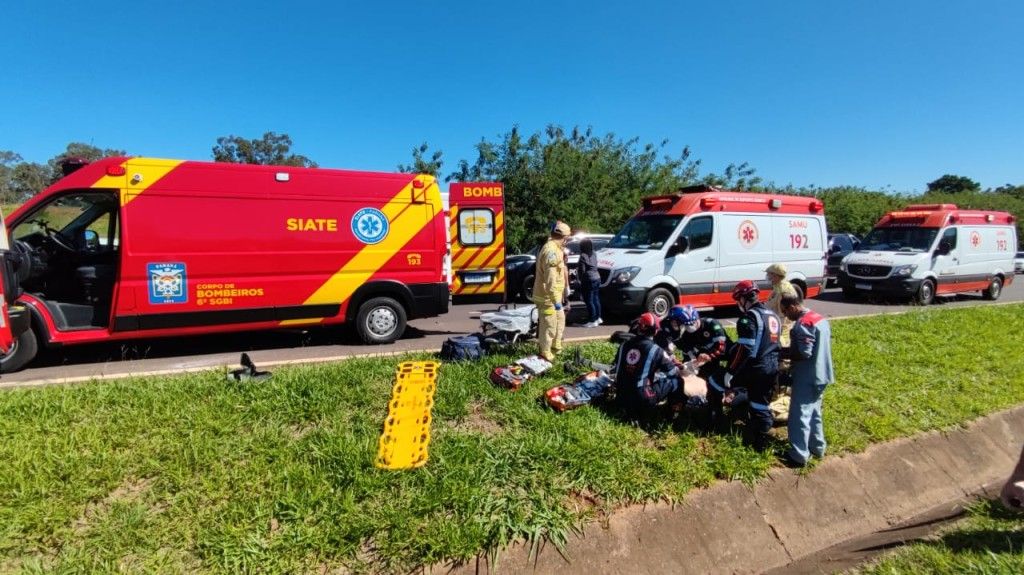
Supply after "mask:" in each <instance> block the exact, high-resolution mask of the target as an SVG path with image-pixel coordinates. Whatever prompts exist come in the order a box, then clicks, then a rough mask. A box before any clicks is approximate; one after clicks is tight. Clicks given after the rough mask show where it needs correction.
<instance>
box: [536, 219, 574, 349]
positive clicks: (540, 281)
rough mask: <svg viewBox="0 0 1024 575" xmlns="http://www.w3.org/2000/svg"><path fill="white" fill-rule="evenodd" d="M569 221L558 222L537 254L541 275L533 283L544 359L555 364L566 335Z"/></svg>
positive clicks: (539, 273) (538, 332) (538, 334)
mask: <svg viewBox="0 0 1024 575" xmlns="http://www.w3.org/2000/svg"><path fill="white" fill-rule="evenodd" d="M570 233H571V232H570V230H569V226H568V225H566V224H565V222H555V225H554V226H552V227H551V236H550V237H549V238H548V241H547V243H546V244H544V247H542V248H541V249H540V253H539V254H537V275H536V277H535V279H534V280H533V303H535V304H537V312H538V314H539V319H540V321H539V325H538V326H537V340H538V343H539V345H540V350H539V351H540V356H541V357H543V358H544V359H546V360H548V361H553V360H554V359H555V355H557V354H558V352H560V351H562V334H563V332H565V309H564V307H563V305H562V303H563V301H564V299H565V288H566V285H567V283H568V282H566V279H567V277H568V271H567V268H566V265H565V256H564V255H563V253H562V248H563V247H564V246H565V240H566V238H568V237H569V234H570Z"/></svg>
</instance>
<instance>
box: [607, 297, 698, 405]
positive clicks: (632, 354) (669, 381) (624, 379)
mask: <svg viewBox="0 0 1024 575" xmlns="http://www.w3.org/2000/svg"><path fill="white" fill-rule="evenodd" d="M631 331H633V332H634V333H635V334H636V335H634V336H633V337H632V339H630V340H629V341H627V342H626V343H624V344H622V346H620V347H619V351H618V353H617V354H616V356H615V364H614V365H615V387H616V397H617V398H618V401H619V402H620V403H621V404H622V406H623V407H624V408H625V409H626V411H627V412H629V413H630V414H631V415H633V416H637V417H642V416H646V415H648V414H650V412H651V411H653V409H654V407H655V406H656V405H658V404H659V403H661V402H662V401H663V400H665V399H669V398H670V396H671V397H672V398H673V399H677V400H679V401H685V399H686V397H685V396H684V395H683V392H682V386H681V385H680V382H679V366H678V364H677V363H676V361H675V359H674V358H673V357H672V354H670V353H668V352H667V351H665V349H664V348H662V347H659V346H658V344H657V343H655V341H654V334H655V333H656V332H657V331H658V316H656V315H654V314H653V313H650V312H648V313H645V314H643V315H641V316H640V317H639V318H637V319H636V321H634V322H633V326H632V330H631Z"/></svg>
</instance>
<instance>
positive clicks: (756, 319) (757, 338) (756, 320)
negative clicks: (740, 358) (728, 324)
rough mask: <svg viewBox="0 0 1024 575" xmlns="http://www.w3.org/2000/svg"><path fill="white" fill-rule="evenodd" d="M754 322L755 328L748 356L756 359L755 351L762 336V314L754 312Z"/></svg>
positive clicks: (759, 344) (759, 347)
mask: <svg viewBox="0 0 1024 575" xmlns="http://www.w3.org/2000/svg"><path fill="white" fill-rule="evenodd" d="M754 323H755V324H756V325H757V329H756V330H755V331H754V343H753V345H752V347H751V349H750V358H751V359H756V358H757V352H758V351H759V350H760V349H761V338H762V337H764V316H762V315H761V314H759V313H757V312H756V311H755V312H754Z"/></svg>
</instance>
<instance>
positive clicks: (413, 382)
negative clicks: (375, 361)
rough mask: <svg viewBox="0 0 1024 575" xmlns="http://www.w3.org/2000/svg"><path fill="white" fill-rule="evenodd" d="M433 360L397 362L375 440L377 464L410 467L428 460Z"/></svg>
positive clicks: (433, 382) (434, 373)
mask: <svg viewBox="0 0 1024 575" xmlns="http://www.w3.org/2000/svg"><path fill="white" fill-rule="evenodd" d="M440 365H441V364H440V363H438V362H436V361H406V362H402V363H401V364H399V366H398V371H397V373H396V374H395V386H394V388H392V390H391V402H390V403H388V416H387V418H385V419H384V433H382V434H381V436H380V441H378V444H379V446H378V447H379V449H378V451H377V461H376V466H377V467H380V468H383V469H412V468H416V467H422V466H423V465H425V464H426V463H427V446H428V445H429V444H430V420H431V417H430V410H431V408H432V407H434V390H436V389H437V385H436V383H435V382H436V381H437V368H438V367H440Z"/></svg>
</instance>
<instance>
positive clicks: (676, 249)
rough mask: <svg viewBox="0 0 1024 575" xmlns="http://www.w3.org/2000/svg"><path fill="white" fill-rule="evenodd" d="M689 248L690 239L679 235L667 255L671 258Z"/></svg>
mask: <svg viewBox="0 0 1024 575" xmlns="http://www.w3.org/2000/svg"><path fill="white" fill-rule="evenodd" d="M688 249H690V240H688V239H687V238H686V236H679V238H678V239H677V240H676V243H674V244H672V247H670V248H668V253H667V254H665V257H666V258H671V257H673V256H677V255H679V254H684V253H686V250H688Z"/></svg>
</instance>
